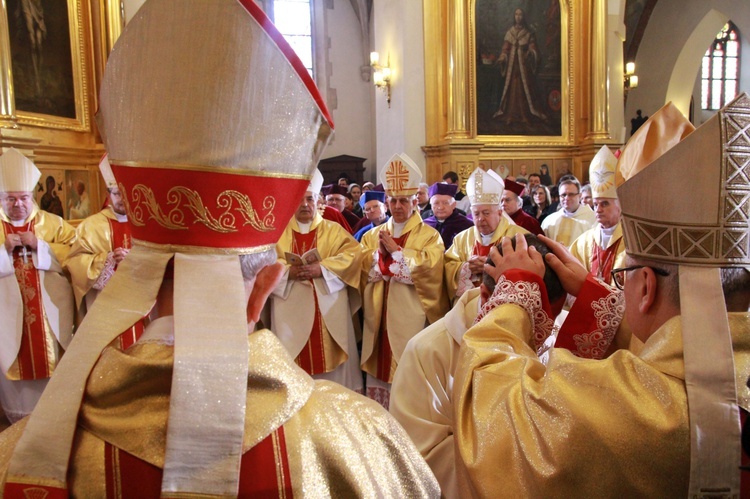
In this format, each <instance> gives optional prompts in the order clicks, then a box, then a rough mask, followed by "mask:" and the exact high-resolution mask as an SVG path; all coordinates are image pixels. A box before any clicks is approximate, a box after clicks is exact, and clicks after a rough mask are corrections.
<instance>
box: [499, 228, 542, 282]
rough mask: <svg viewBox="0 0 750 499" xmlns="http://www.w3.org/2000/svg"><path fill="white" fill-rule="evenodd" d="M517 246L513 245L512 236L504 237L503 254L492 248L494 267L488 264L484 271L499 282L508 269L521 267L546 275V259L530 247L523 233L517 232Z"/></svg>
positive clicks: (539, 274) (521, 268)
mask: <svg viewBox="0 0 750 499" xmlns="http://www.w3.org/2000/svg"><path fill="white" fill-rule="evenodd" d="M515 237H516V248H515V249H513V246H511V241H510V238H508V237H503V240H502V247H503V254H502V255H500V252H499V251H498V250H497V248H496V247H494V246H493V247H492V249H491V250H490V258H491V259H492V262H493V263H494V264H495V266H494V267H492V266H491V265H486V266H485V267H484V271H485V272H487V273H488V274H489V275H490V276H492V278H493V279H494V280H495V282H497V280H498V279H499V278H500V276H501V275H502V274H503V273H504V272H505V271H507V270H511V269H519V270H526V271H529V272H532V273H534V274H536V275H538V276H539V277H544V271H545V267H544V260H543V259H542V255H541V254H539V252H538V251H537V250H536V248H534V247H533V246H532V247H531V248H529V247H528V245H527V244H526V238H524V237H523V234H516V236H515Z"/></svg>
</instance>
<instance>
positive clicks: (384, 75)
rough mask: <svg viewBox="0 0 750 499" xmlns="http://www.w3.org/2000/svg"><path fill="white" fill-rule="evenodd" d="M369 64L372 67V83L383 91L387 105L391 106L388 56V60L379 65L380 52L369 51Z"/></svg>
mask: <svg viewBox="0 0 750 499" xmlns="http://www.w3.org/2000/svg"><path fill="white" fill-rule="evenodd" d="M370 66H371V67H372V69H373V74H372V82H373V84H374V85H375V86H376V87H377V88H379V89H381V90H382V91H383V93H385V98H386V101H387V102H388V107H391V67H390V56H389V57H388V62H387V63H386V64H385V65H384V66H381V65H380V54H379V53H378V52H370Z"/></svg>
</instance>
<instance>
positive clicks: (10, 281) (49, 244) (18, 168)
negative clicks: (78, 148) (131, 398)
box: [0, 148, 75, 422]
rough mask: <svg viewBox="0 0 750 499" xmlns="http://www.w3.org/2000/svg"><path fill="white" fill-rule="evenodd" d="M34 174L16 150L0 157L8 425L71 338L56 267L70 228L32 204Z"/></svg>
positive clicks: (29, 403) (3, 382)
mask: <svg viewBox="0 0 750 499" xmlns="http://www.w3.org/2000/svg"><path fill="white" fill-rule="evenodd" d="M40 175H41V173H40V172H39V170H38V169H37V168H36V166H34V164H33V163H32V162H31V161H30V160H28V159H27V158H26V157H24V156H23V155H22V154H21V153H19V152H18V151H16V150H15V149H12V148H11V149H9V150H8V151H7V152H6V153H5V154H3V156H2V157H0V198H2V210H0V225H1V226H2V227H1V228H2V230H0V245H1V246H0V317H2V320H0V403H1V404H2V407H3V410H4V412H5V415H6V416H7V417H8V419H9V420H10V421H11V422H13V421H16V420H18V419H20V418H22V417H23V416H25V415H27V414H29V413H30V412H31V410H32V409H33V408H34V406H35V405H36V402H37V401H38V400H39V397H40V396H41V394H42V391H43V390H44V387H45V386H46V384H47V381H48V380H49V378H50V376H52V373H53V372H54V370H55V368H56V366H57V363H58V361H59V360H60V355H61V354H62V349H65V348H67V346H68V343H70V340H71V336H72V333H73V293H72V291H71V289H70V284H69V283H68V280H67V279H66V278H65V275H64V274H63V270H62V266H61V264H62V262H63V261H64V260H65V257H66V256H67V255H68V252H69V251H70V244H71V243H72V242H73V241H74V240H75V229H73V227H72V226H70V225H69V224H68V223H67V222H65V221H64V220H63V219H62V218H60V217H58V216H57V215H53V214H51V213H47V212H45V211H41V210H39V208H38V207H37V206H36V205H35V204H34V197H33V189H34V188H35V187H36V182H37V181H38V179H39V177H40Z"/></svg>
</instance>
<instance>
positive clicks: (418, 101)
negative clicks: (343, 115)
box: [372, 0, 425, 175]
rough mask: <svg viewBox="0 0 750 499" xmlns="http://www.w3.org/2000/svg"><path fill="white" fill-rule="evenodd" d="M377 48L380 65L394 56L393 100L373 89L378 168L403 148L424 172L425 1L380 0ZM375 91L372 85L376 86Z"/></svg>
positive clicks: (375, 24)
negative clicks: (423, 28) (423, 7)
mask: <svg viewBox="0 0 750 499" xmlns="http://www.w3.org/2000/svg"><path fill="white" fill-rule="evenodd" d="M372 19H373V28H372V31H373V45H372V47H373V50H374V51H377V52H379V54H380V60H381V64H383V63H387V62H388V61H389V59H390V66H391V68H392V77H391V79H392V85H391V104H390V107H388V103H387V102H386V98H385V95H384V94H383V92H382V91H380V90H374V91H375V105H374V109H375V115H374V123H375V136H376V161H377V169H378V171H380V169H382V167H383V166H384V165H385V163H386V162H387V161H388V159H390V158H391V156H393V155H394V154H396V153H402V152H405V153H406V154H407V155H408V156H409V157H411V158H412V159H413V160H414V162H415V163H416V164H417V165H419V167H420V168H421V169H422V173H423V175H424V173H425V171H424V167H425V156H424V153H423V152H422V146H423V145H424V144H425V97H424V92H425V62H424V45H423V36H422V33H423V31H422V23H423V20H422V5H421V4H420V2H418V1H404V0H378V1H376V2H374V5H373V14H372ZM373 89H374V87H373Z"/></svg>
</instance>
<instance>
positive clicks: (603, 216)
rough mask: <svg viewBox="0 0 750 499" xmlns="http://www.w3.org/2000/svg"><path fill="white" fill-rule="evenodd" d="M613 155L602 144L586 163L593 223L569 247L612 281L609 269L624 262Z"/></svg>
mask: <svg viewBox="0 0 750 499" xmlns="http://www.w3.org/2000/svg"><path fill="white" fill-rule="evenodd" d="M616 167H617V158H616V157H615V155H614V154H612V151H610V150H609V148H608V147H607V146H603V147H602V148H601V149H600V150H599V152H598V153H596V156H594V159H593V160H591V165H589V178H590V179H591V195H592V196H593V198H594V214H595V215H596V222H597V223H596V225H595V226H594V227H593V228H591V229H589V230H587V231H586V232H584V233H583V234H581V235H580V236H578V238H577V239H576V240H575V241H574V242H573V244H572V246H571V247H570V252H571V253H573V256H575V257H576V258H577V259H578V260H579V261H580V262H581V263H582V264H583V265H584V267H586V270H588V271H589V272H591V273H592V274H593V275H594V276H595V277H596V278H597V279H600V280H602V281H604V282H606V283H608V284H612V269H615V268H620V267H623V266H624V262H625V241H623V239H622V226H621V225H620V215H621V214H622V209H621V208H620V200H619V199H617V190H616V188H615V169H616Z"/></svg>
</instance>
